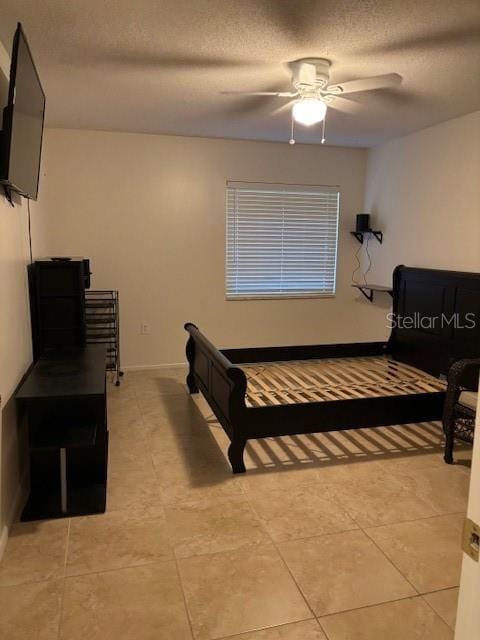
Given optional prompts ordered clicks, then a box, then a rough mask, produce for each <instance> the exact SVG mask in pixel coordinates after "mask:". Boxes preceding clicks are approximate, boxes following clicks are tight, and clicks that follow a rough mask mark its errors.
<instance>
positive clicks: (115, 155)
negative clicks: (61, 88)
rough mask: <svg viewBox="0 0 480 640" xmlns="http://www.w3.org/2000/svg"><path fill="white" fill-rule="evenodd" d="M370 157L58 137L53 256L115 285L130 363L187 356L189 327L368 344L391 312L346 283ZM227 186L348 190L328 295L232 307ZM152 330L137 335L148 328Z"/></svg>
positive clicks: (267, 341) (48, 149)
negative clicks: (380, 311)
mask: <svg viewBox="0 0 480 640" xmlns="http://www.w3.org/2000/svg"><path fill="white" fill-rule="evenodd" d="M365 157H366V151H364V150H359V149H344V148H334V147H331V148H329V147H319V146H313V145H295V147H291V146H289V145H288V144H278V143H262V142H245V141H227V140H211V139H202V138H184V137H174V136H152V135H137V134H123V133H105V132H93V131H68V130H50V131H48V132H47V135H46V139H45V164H44V167H45V172H44V173H45V175H44V176H43V182H42V207H41V213H39V216H41V223H42V225H44V231H45V234H46V238H48V243H47V244H46V245H45V246H44V252H45V253H46V254H48V255H55V254H57V255H85V256H88V257H90V258H91V260H92V271H93V274H94V275H93V286H94V287H95V288H109V287H112V288H118V289H119V290H120V296H121V309H122V315H121V321H122V350H123V360H124V364H125V365H127V366H132V365H133V366H142V365H147V366H148V365H157V364H162V363H173V362H182V361H184V359H185V358H184V344H185V339H186V334H185V332H184V331H183V324H184V323H185V322H186V321H193V322H195V323H197V324H198V325H199V326H200V327H201V329H203V330H204V331H205V333H206V334H207V335H208V336H210V337H211V339H212V340H213V341H214V342H215V343H216V344H218V345H221V346H232V347H234V346H243V345H275V344H277V345H278V344H301V343H304V344H305V343H306V344H308V343H319V342H336V341H349V340H355V339H356V340H369V339H375V338H377V337H381V336H382V335H383V331H382V329H383V325H384V320H383V316H382V317H381V318H380V319H379V320H378V322H375V321H374V320H373V318H374V317H375V313H374V310H373V309H372V307H371V306H369V305H368V304H367V303H365V304H364V303H363V302H362V301H358V300H357V299H356V296H355V294H354V292H353V291H352V289H351V287H350V275H351V272H352V269H353V264H354V259H353V252H354V251H355V250H356V247H357V246H358V245H356V243H355V240H354V239H352V237H351V236H350V234H349V233H348V232H349V230H350V229H351V228H352V224H353V219H354V216H355V214H356V213H357V212H358V211H360V210H361V207H362V204H363V197H364V179H365V175H364V170H365ZM227 180H245V181H257V182H259V181H265V182H287V183H288V182H289V183H313V184H333V185H340V188H341V224H340V244H339V253H338V291H337V296H336V297H335V298H332V299H310V300H281V301H278V300H276V301H275V300H268V301H228V302H227V301H225V287H224V273H225V269H224V263H225V183H226V181H227ZM142 322H147V323H149V324H150V325H151V335H146V336H145V335H140V325H141V323H142Z"/></svg>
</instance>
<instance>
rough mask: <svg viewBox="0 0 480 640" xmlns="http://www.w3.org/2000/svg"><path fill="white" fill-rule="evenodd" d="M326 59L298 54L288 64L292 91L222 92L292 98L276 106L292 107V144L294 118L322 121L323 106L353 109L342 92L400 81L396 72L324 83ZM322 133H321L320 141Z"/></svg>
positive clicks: (327, 74) (327, 78)
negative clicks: (295, 58) (303, 56)
mask: <svg viewBox="0 0 480 640" xmlns="http://www.w3.org/2000/svg"><path fill="white" fill-rule="evenodd" d="M330 65H331V63H330V60H326V59H325V58H302V59H301V60H296V61H295V62H290V63H289V64H288V66H289V68H290V70H291V73H292V78H291V80H292V85H293V91H222V92H221V93H222V94H224V95H247V96H275V97H277V98H292V100H291V101H289V102H288V103H286V104H284V105H282V106H281V107H280V108H279V109H276V110H275V111H274V112H273V113H278V112H280V111H284V110H286V109H289V108H291V109H292V137H291V138H290V141H289V142H290V143H291V144H294V142H295V140H294V138H293V123H294V121H295V122H298V123H299V124H303V125H305V126H307V127H309V126H311V125H313V124H317V123H319V122H322V121H323V123H324V125H323V126H325V116H326V113H327V108H328V107H331V108H332V109H338V110H339V111H347V112H353V111H355V110H356V109H357V107H358V105H357V104H356V103H355V102H352V101H349V100H345V99H344V98H342V96H343V95H346V94H349V93H359V92H360V91H372V90H373V89H384V88H387V87H393V86H395V85H398V84H400V82H401V81H402V77H401V76H400V75H398V74H397V73H388V74H385V75H380V76H374V77H371V78H362V79H360V80H350V81H347V82H342V83H339V84H328V83H329V81H330ZM324 141H325V135H323V137H322V143H323V142H324Z"/></svg>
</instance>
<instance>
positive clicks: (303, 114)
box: [293, 98, 327, 127]
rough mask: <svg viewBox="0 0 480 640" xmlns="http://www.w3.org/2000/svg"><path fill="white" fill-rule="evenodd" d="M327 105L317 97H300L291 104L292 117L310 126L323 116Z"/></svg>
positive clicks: (319, 120)
mask: <svg viewBox="0 0 480 640" xmlns="http://www.w3.org/2000/svg"><path fill="white" fill-rule="evenodd" d="M326 113H327V105H326V104H325V102H323V101H322V100H319V99H318V98H302V100H300V101H299V102H296V103H295V104H294V105H293V117H294V118H295V121H296V122H299V123H300V124H304V125H305V126H306V127H310V126H311V125H312V124H317V123H318V122H321V121H322V120H323V119H324V118H325V114H326Z"/></svg>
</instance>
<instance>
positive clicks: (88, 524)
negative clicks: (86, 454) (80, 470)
mask: <svg viewBox="0 0 480 640" xmlns="http://www.w3.org/2000/svg"><path fill="white" fill-rule="evenodd" d="M184 376H185V371H184V370H183V368H175V369H173V368H171V369H161V370H154V371H149V372H133V373H129V374H127V375H126V376H125V378H124V380H123V382H122V385H121V387H120V388H115V387H110V388H109V428H110V461H109V488H108V510H107V513H106V514H105V515H101V516H91V517H86V518H75V519H72V520H71V521H70V520H56V521H49V522H36V523H29V524H18V525H16V526H15V527H14V529H13V531H12V534H11V537H10V539H9V542H8V545H7V549H6V552H5V555H4V558H3V560H2V563H1V564H0V637H1V638H2V640H26V639H28V640H30V639H31V638H36V640H54V639H55V640H77V639H78V640H80V639H84V638H88V640H124V639H125V640H154V639H155V640H164V639H165V640H166V639H168V640H192V638H193V639H194V640H216V639H220V638H229V639H231V640H234V639H236V640H384V639H385V638H387V637H388V638H389V640H407V639H408V640H416V639H418V640H443V639H445V640H447V639H451V638H453V627H454V624H455V610H456V600H457V595H458V589H457V586H458V582H459V571H460V560H461V554H460V530H461V526H462V520H463V516H464V512H465V507H466V500H467V491H468V482H469V450H468V449H465V450H463V451H462V450H461V451H460V452H459V454H458V458H459V459H460V461H459V464H456V465H454V466H447V465H445V464H444V463H443V461H442V455H441V450H442V447H441V435H440V427H439V425H438V424H433V423H424V424H420V425H409V426H403V427H389V428H379V429H370V430H369V429H362V430H358V431H350V432H343V433H330V434H321V435H311V436H292V437H285V438H281V439H277V440H265V441H257V442H254V443H252V444H251V445H249V446H248V454H247V456H246V463H247V467H248V469H249V472H248V473H247V474H246V475H241V476H232V475H231V473H230V470H229V467H228V464H227V461H226V457H225V452H226V447H227V438H226V436H225V435H224V433H223V431H222V430H221V428H220V427H219V425H218V423H217V422H216V421H215V419H214V417H213V416H212V414H211V411H210V409H209V408H208V406H207V405H206V403H205V401H204V400H203V399H202V398H201V397H200V396H195V397H193V398H191V397H190V396H188V394H187V393H186V390H185V387H184V385H183V380H184Z"/></svg>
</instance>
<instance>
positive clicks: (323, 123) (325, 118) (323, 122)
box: [321, 112, 327, 144]
mask: <svg viewBox="0 0 480 640" xmlns="http://www.w3.org/2000/svg"><path fill="white" fill-rule="evenodd" d="M326 120H327V112H325V117H324V118H323V120H322V140H321V144H325V122H326Z"/></svg>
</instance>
